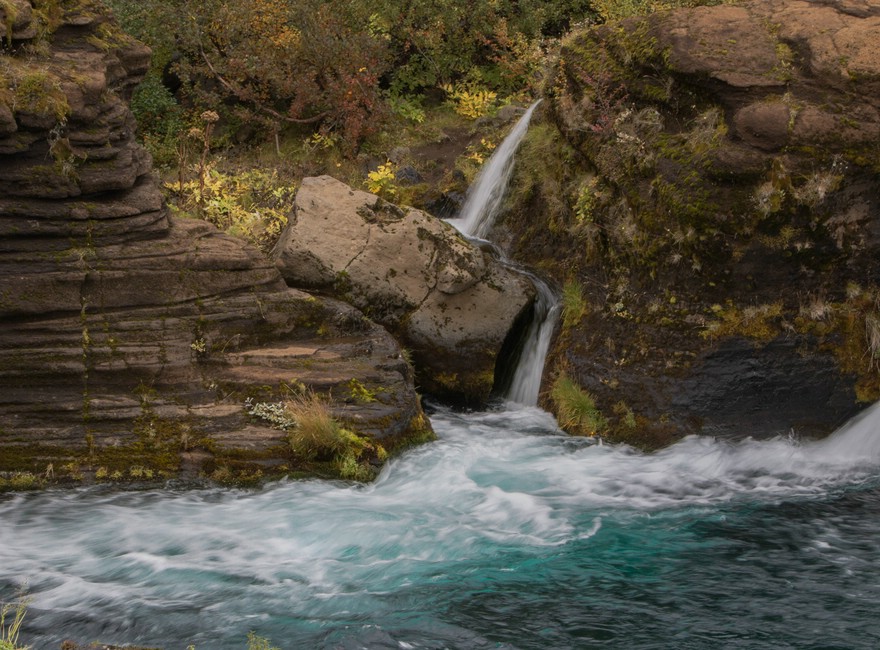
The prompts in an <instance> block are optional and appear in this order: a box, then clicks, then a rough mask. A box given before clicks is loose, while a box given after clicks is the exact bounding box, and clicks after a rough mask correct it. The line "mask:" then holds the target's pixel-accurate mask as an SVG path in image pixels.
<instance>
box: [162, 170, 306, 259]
mask: <svg viewBox="0 0 880 650" xmlns="http://www.w3.org/2000/svg"><path fill="white" fill-rule="evenodd" d="M218 164H219V161H216V160H215V161H209V162H207V163H206V164H205V166H204V168H203V169H202V168H200V170H199V178H195V179H193V180H190V181H187V182H184V183H183V184H182V185H178V187H176V188H171V187H169V186H166V189H176V190H177V192H178V198H177V205H176V206H175V207H177V209H179V210H182V211H184V212H188V213H194V214H196V215H197V216H199V217H201V218H203V219H205V220H207V221H210V222H211V223H213V224H214V225H215V226H217V227H218V228H220V230H222V231H224V232H226V233H228V234H230V235H235V236H237V237H241V238H242V239H245V240H247V241H249V242H251V243H253V244H255V245H257V246H259V247H260V248H262V249H263V250H266V251H268V250H269V249H270V248H271V247H272V246H273V245H274V244H275V241H276V240H277V239H278V236H279V235H280V234H281V231H282V230H283V229H284V226H286V225H287V215H288V213H289V212H290V211H291V210H292V209H293V200H294V196H295V194H296V187H295V186H294V185H288V184H287V183H284V182H283V181H282V180H281V179H279V177H278V173H277V172H276V171H275V170H271V171H268V170H263V169H250V170H244V171H240V172H232V171H231V172H224V171H221V170H220V169H218Z"/></svg>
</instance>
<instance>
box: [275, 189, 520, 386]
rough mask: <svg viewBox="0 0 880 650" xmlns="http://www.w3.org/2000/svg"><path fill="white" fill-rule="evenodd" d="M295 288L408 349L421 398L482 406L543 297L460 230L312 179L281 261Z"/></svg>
mask: <svg viewBox="0 0 880 650" xmlns="http://www.w3.org/2000/svg"><path fill="white" fill-rule="evenodd" d="M274 256H275V258H276V260H277V263H278V267H279V269H281V273H282V275H283V276H284V278H285V279H286V280H287V281H288V283H289V284H291V285H293V286H300V287H304V288H309V289H314V290H317V291H320V292H326V293H330V294H332V295H334V296H336V297H338V298H342V299H344V300H346V301H347V302H350V303H351V304H353V305H355V306H356V307H358V308H360V309H362V310H363V311H364V313H366V314H367V315H368V316H370V317H371V318H373V319H374V320H376V321H378V322H379V323H382V324H383V325H385V326H386V327H388V328H389V329H390V330H391V331H392V332H393V333H394V334H396V335H397V336H398V337H399V338H400V340H401V341H402V342H403V343H404V345H405V346H406V347H408V348H409V349H410V351H411V353H412V356H413V359H414V361H415V366H416V369H417V372H418V377H419V381H420V384H421V386H422V388H423V389H424V390H425V391H427V392H430V393H432V394H435V395H440V396H443V397H446V398H453V399H458V400H464V401H466V402H471V403H482V402H484V401H485V400H486V398H487V397H488V396H489V392H490V391H491V389H492V385H493V381H494V373H495V364H496V361H497V360H498V355H499V352H500V351H501V348H502V346H503V344H504V342H505V340H506V338H507V337H508V335H509V334H510V333H511V330H512V329H513V328H514V325H515V324H516V323H517V321H518V319H520V317H521V316H522V315H523V314H524V312H525V311H527V309H528V307H529V306H530V305H531V303H532V301H533V299H534V287H533V286H532V285H531V283H530V282H529V281H528V280H526V279H525V278H524V277H523V276H522V275H520V274H518V273H516V272H513V271H511V270H510V269H508V268H506V267H504V266H503V265H502V264H500V263H499V262H498V261H496V260H495V259H494V258H492V257H491V256H490V255H489V254H488V253H486V252H484V251H483V250H481V249H479V248H477V247H476V246H474V245H472V244H470V243H469V242H467V241H466V240H465V239H464V238H463V237H462V236H461V235H460V234H459V233H458V231H456V230H455V229H454V228H453V227H452V226H450V225H449V224H447V223H445V222H443V221H441V220H439V219H437V218H435V217H432V216H430V215H428V214H426V213H424V212H421V211H419V210H415V209H404V208H399V207H397V206H394V205H391V204H389V203H387V202H385V201H383V200H382V199H380V198H379V197H377V196H376V195H374V194H370V193H368V192H363V191H360V190H354V189H352V188H350V187H348V186H347V185H345V184H344V183H342V182H340V181H337V180H335V179H334V178H331V177H329V176H321V177H318V178H306V179H304V180H303V182H302V185H301V187H300V189H299V191H298V193H297V197H296V204H295V209H294V215H293V217H292V218H291V220H290V223H289V225H288V226H287V228H286V229H285V231H284V232H283V233H282V235H281V238H280V239H279V241H278V244H277V246H276V248H275V251H274Z"/></svg>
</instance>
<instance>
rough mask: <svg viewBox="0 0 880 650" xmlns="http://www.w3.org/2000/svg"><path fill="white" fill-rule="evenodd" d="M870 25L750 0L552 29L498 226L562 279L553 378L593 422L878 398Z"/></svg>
mask: <svg viewBox="0 0 880 650" xmlns="http://www.w3.org/2000/svg"><path fill="white" fill-rule="evenodd" d="M878 31H880V6H878V5H877V4H876V3H872V2H864V1H862V0H839V1H835V2H808V1H806V0H773V1H772V2H767V1H764V0H760V1H759V0H755V1H750V2H743V3H737V4H735V5H727V4H725V5H717V6H708V7H698V8H693V9H681V10H676V11H670V12H662V13H656V14H652V15H649V16H644V17H636V18H631V19H627V20H625V21H622V22H620V23H616V24H608V25H601V26H596V27H592V28H589V29H584V30H581V31H579V32H577V33H576V34H574V35H572V36H571V37H570V38H569V39H567V41H566V43H565V44H564V46H563V48H562V51H561V54H560V58H559V60H558V63H557V64H556V69H555V75H554V77H553V79H552V80H551V82H550V83H549V84H548V86H547V100H548V101H547V102H545V106H546V113H545V115H546V118H545V119H546V122H545V123H544V124H541V123H540V122H539V123H538V124H537V125H536V126H533V129H532V135H531V136H530V137H533V138H536V137H540V138H541V142H537V141H536V140H531V141H530V140H529V139H528V138H527V140H526V141H525V142H524V144H523V147H522V149H521V150H520V154H519V156H518V160H519V167H518V171H517V173H516V178H515V179H514V182H513V190H514V192H515V196H517V198H518V200H519V205H518V207H517V209H516V210H514V211H512V212H511V213H510V214H509V215H508V218H507V219H506V221H505V222H504V223H503V224H502V228H503V229H506V230H507V233H508V234H507V237H509V238H510V239H511V241H513V244H512V255H513V256H514V257H515V258H517V259H519V260H521V261H525V262H528V263H530V264H533V265H540V266H542V268H543V269H545V270H546V271H547V272H548V273H550V274H553V275H555V276H556V279H557V281H558V282H559V283H561V284H566V285H567V286H566V300H567V304H568V305H570V306H572V309H570V310H569V313H568V314H567V317H566V318H565V319H564V323H563V327H562V330H561V333H560V336H559V337H558V339H557V341H556V343H555V345H554V348H553V350H552V351H551V355H550V362H549V365H548V385H552V384H555V383H556V382H560V381H561V380H562V379H565V380H566V381H567V380H569V379H570V380H574V381H575V382H576V383H577V384H578V385H579V386H580V387H581V388H582V389H583V390H585V391H587V392H589V393H591V395H592V397H593V398H594V399H595V402H596V404H597V407H598V408H599V410H601V412H602V413H603V415H604V419H603V420H599V421H601V422H603V424H604V433H605V434H606V435H609V436H612V437H613V436H617V437H619V438H620V439H627V440H632V441H634V442H638V443H640V444H644V445H647V446H654V445H658V444H663V443H664V442H667V441H669V440H672V439H675V438H676V437H679V436H681V435H683V434H687V433H695V432H704V433H725V434H726V433H733V434H737V435H747V434H748V435H775V434H787V433H789V432H790V431H792V430H793V431H794V432H796V433H800V434H805V435H821V434H824V433H828V432H830V431H831V430H833V429H834V428H835V426H837V425H838V424H840V423H841V422H842V421H844V420H845V419H846V418H847V417H848V416H849V415H851V414H852V413H853V412H855V411H857V410H858V409H859V408H861V406H862V405H864V404H866V403H869V402H871V401H873V400H876V399H878V398H880V374H878V367H880V364H878V361H877V360H878V359H880V312H878V308H877V305H878V304H880V239H878V235H880V203H878V202H877V198H876V197H877V196H878V195H880V178H878V175H877V171H878V169H880V45H878V43H880V41H878V39H877V38H876V35H877V33H878ZM547 122H549V124H548V123H547ZM548 152H555V155H548ZM548 161H549V162H548ZM561 161H575V162H577V163H578V164H575V165H571V164H562V162H561ZM536 215H538V216H539V218H535V216H536ZM805 377H808V378H809V380H808V382H807V383H809V384H810V386H811V388H809V389H808V388H807V386H806V385H805V382H804V378H805ZM559 385H561V384H559ZM554 395H555V397H554ZM562 395H563V392H562V391H548V394H547V397H546V399H545V402H544V403H545V405H547V406H548V407H550V408H553V409H560V408H562V405H561V404H560V402H561V401H562V399H563V398H562Z"/></svg>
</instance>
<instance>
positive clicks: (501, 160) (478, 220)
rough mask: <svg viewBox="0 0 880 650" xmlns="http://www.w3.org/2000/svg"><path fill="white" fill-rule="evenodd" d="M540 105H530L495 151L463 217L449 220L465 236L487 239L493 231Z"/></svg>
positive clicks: (539, 101)
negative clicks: (517, 155) (521, 146)
mask: <svg viewBox="0 0 880 650" xmlns="http://www.w3.org/2000/svg"><path fill="white" fill-rule="evenodd" d="M540 103H541V100H540V99H539V100H538V101H536V102H535V103H534V104H532V105H531V106H529V109H528V110H527V111H526V112H525V113H524V114H523V116H522V117H521V118H520V119H519V121H518V122H517V123H516V125H515V126H514V127H513V130H512V131H511V132H510V133H509V134H508V135H507V137H506V138H504V141H503V142H502V143H501V144H500V145H499V146H498V147H497V148H496V149H495V152H494V153H493V154H492V156H491V157H490V158H489V160H488V161H486V165H485V166H484V167H483V169H481V170H480V173H479V175H478V176H477V180H476V181H475V182H474V184H473V186H472V187H471V189H470V190H469V191H468V195H467V199H466V200H465V203H464V205H463V206H462V208H461V214H460V215H459V216H458V217H456V218H455V219H449V223H451V224H452V225H453V226H455V227H456V228H457V229H458V230H459V231H460V232H461V233H462V234H464V235H467V236H468V237H476V238H479V239H485V238H486V235H488V234H489V231H490V230H491V229H492V225H493V223H494V220H495V216H496V215H497V214H498V210H499V208H500V207H501V202H502V201H503V200H504V194H505V192H506V191H507V184H508V182H509V181H510V174H511V172H512V171H513V160H514V154H515V153H516V150H517V148H518V147H519V143H520V141H522V139H523V136H525V134H526V131H528V128H529V121H530V120H531V119H532V113H534V112H535V108H537V107H538V104H540Z"/></svg>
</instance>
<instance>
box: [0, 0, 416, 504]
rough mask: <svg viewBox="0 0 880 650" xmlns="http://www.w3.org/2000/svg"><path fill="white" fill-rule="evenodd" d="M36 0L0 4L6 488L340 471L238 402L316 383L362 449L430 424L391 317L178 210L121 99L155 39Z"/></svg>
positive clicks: (390, 443)
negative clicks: (316, 292) (381, 320)
mask: <svg viewBox="0 0 880 650" xmlns="http://www.w3.org/2000/svg"><path fill="white" fill-rule="evenodd" d="M37 6H38V5H36V4H35V3H23V2H21V0H10V1H7V2H4V3H3V4H0V7H2V10H3V11H4V12H5V13H4V14H3V16H2V17H3V18H4V19H5V20H3V21H0V22H2V23H3V24H4V26H5V27H4V29H5V30H6V31H5V32H4V35H5V37H6V47H5V49H4V50H3V51H2V53H0V58H2V66H0V69H2V70H3V71H4V72H3V73H2V74H3V75H6V76H5V77H4V78H3V83H2V84H0V89H2V90H0V235H2V244H0V277H2V282H0V319H2V321H3V327H2V328H0V479H2V481H0V487H7V488H8V487H10V486H12V487H13V488H15V487H16V486H23V485H26V484H29V485H32V486H38V485H41V484H46V483H52V482H55V481H62V482H63V481H72V482H75V483H78V482H80V481H83V480H85V481H89V480H97V481H140V480H156V479H163V478H168V477H172V476H184V477H188V478H197V477H200V476H201V477H207V478H214V479H216V480H221V481H224V482H240V483H241V482H254V481H256V480H259V479H260V478H261V477H264V476H269V475H273V474H283V473H293V474H298V473H302V472H305V473H313V474H314V473H318V474H324V475H333V473H334V471H335V470H334V468H333V467H332V464H326V463H325V464H323V465H322V464H320V463H318V464H316V463H313V462H310V461H309V460H308V459H304V458H300V457H298V456H297V454H296V453H295V450H294V449H292V448H291V445H290V444H289V440H288V436H287V434H286V433H285V432H284V431H283V430H281V429H279V428H277V427H273V426H271V423H267V422H265V421H262V420H260V419H259V418H254V417H253V416H252V415H251V414H250V413H248V411H247V408H246V406H245V404H246V400H247V399H248V398H251V399H252V400H257V401H263V402H267V403H274V402H279V401H283V400H285V399H287V398H289V397H290V396H291V394H292V393H293V392H301V391H303V390H308V391H313V392H314V393H316V394H318V395H320V396H322V398H323V399H324V400H326V402H327V403H328V407H329V409H330V412H331V414H332V417H334V418H337V419H338V420H339V421H340V422H342V423H344V425H345V427H347V430H349V429H350V430H353V431H357V432H358V434H359V435H363V436H367V438H365V439H369V440H373V441H377V442H376V444H372V443H370V444H369V445H364V447H363V448H364V449H367V448H369V449H372V450H374V451H375V450H377V449H378V448H379V447H380V446H381V447H382V448H383V450H387V451H391V452H393V451H395V450H397V449H400V448H403V447H405V446H406V445H407V444H410V443H412V442H415V441H420V440H424V439H425V438H426V437H429V436H430V435H431V433H430V425H429V424H428V423H427V421H426V420H425V419H424V418H423V412H422V409H421V406H420V403H419V398H418V395H417V394H416V392H415V387H414V383H413V375H412V369H411V367H410V365H409V364H408V362H407V361H406V360H405V359H404V358H403V357H402V351H401V349H400V347H399V346H398V344H397V343H396V342H395V341H394V339H393V338H392V337H391V336H390V335H389V334H388V332H387V331H385V330H384V329H383V328H382V327H380V326H378V325H376V324H375V323H373V322H372V321H370V320H369V319H367V318H366V317H365V316H364V315H363V314H362V313H361V312H359V311H358V310H356V309H354V308H352V307H350V306H348V305H345V304H343V303H340V302H338V301H335V300H332V299H326V298H325V299H319V298H316V297H314V296H311V295H309V294H307V293H305V292H302V291H299V290H296V289H291V288H288V287H287V285H286V284H285V283H284V281H283V279H282V278H281V276H280V274H279V273H278V271H277V269H276V268H275V266H274V265H273V264H272V262H271V261H270V260H268V259H266V258H265V257H264V256H263V255H262V254H261V253H260V252H259V251H258V250H257V249H256V248H254V247H252V246H249V245H247V244H244V243H243V242H241V241H239V240H237V239H234V238H232V237H229V236H227V235H223V234H221V233H220V232H219V231H217V229H216V228H214V227H213V226H211V225H210V224H207V223H205V222H202V221H198V220H191V219H175V218H171V217H169V214H168V211H167V209H166V207H165V205H164V203H163V200H162V196H161V193H160V191H159V187H158V180H157V178H156V176H155V175H154V173H153V171H152V166H151V161H150V157H149V155H148V154H147V153H146V151H145V150H144V149H143V147H141V146H140V145H139V144H138V143H137V142H136V140H135V122H134V118H133V117H132V114H131V111H130V110H129V108H128V104H127V101H128V95H129V91H130V90H131V88H132V87H133V86H134V85H135V84H136V83H137V82H138V81H139V80H140V78H141V77H142V76H143V75H144V74H145V72H146V69H147V64H148V61H149V50H148V49H147V48H146V47H144V46H143V45H141V44H139V43H137V42H135V41H134V40H132V39H130V38H129V37H127V36H125V35H124V34H123V33H122V32H121V31H120V30H119V29H118V27H117V26H116V25H115V23H114V21H113V19H112V16H111V15H110V13H109V11H108V10H107V9H106V8H105V7H104V6H103V5H102V4H101V3H99V2H93V1H92V0H82V1H77V2H60V3H50V5H39V6H40V7H42V9H37V8H36V7H37ZM10 9H12V11H10ZM10 26H11V27H10ZM353 381H356V382H357V386H360V387H362V388H363V390H364V391H370V394H375V395H376V399H375V400H373V401H371V402H370V403H364V402H363V401H359V400H357V399H354V397H353V395H352V389H351V386H352V385H353V384H352V382H353ZM383 461H384V456H383V455H382V454H378V453H373V454H364V455H363V456H362V457H361V458H359V459H358V460H357V462H358V463H360V464H362V465H363V468H362V469H364V470H369V472H370V473H372V472H373V471H374V470H375V468H376V467H378V466H380V465H381V463H382V462H383ZM371 468H372V469H371ZM355 473H356V474H357V475H358V476H364V475H365V474H366V473H367V472H366V471H363V472H362V471H360V470H358V472H355ZM336 474H337V475H338V472H336ZM10 481H11V482H10Z"/></svg>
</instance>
